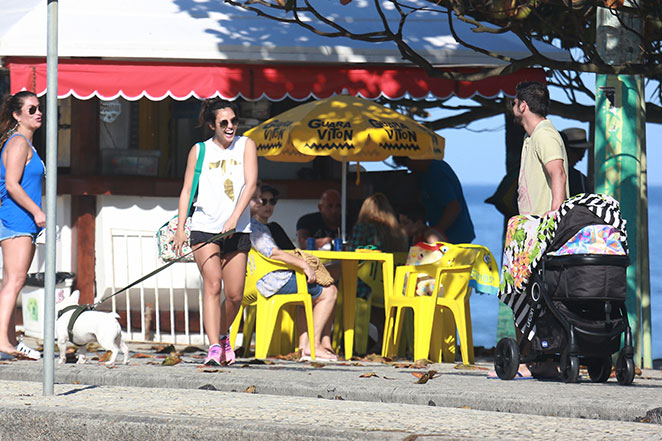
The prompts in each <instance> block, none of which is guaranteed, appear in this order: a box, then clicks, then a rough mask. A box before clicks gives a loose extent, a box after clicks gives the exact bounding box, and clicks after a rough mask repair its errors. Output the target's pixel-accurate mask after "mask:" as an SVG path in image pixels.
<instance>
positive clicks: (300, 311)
mask: <svg viewBox="0 0 662 441" xmlns="http://www.w3.org/2000/svg"><path fill="white" fill-rule="evenodd" d="M297 329H298V330H299V349H300V350H301V351H302V353H303V350H304V349H306V350H309V347H310V341H309V339H308V324H307V323H306V311H305V310H304V308H303V306H298V307H297Z"/></svg>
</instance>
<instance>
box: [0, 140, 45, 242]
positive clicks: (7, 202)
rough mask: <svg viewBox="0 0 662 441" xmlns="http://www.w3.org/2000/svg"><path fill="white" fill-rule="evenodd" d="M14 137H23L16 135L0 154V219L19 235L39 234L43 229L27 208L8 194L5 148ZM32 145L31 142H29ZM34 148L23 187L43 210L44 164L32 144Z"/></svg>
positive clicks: (22, 183) (25, 170) (26, 167)
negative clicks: (4, 159)
mask: <svg viewBox="0 0 662 441" xmlns="http://www.w3.org/2000/svg"><path fill="white" fill-rule="evenodd" d="M14 136H23V135H21V134H20V133H16V134H14V135H12V136H10V137H9V139H7V141H6V142H5V145H3V146H2V152H0V155H2V156H0V219H1V220H2V223H3V225H4V226H5V228H8V229H10V230H13V231H17V232H19V233H38V232H39V231H40V230H41V228H40V227H38V226H37V224H36V223H35V221H34V218H33V217H32V214H30V213H29V212H28V211H27V210H26V209H25V208H23V207H21V206H20V205H18V204H17V203H16V202H15V201H14V200H13V199H12V198H11V196H10V195H9V193H8V192H7V186H6V182H5V175H6V173H7V170H6V169H5V163H4V161H3V157H4V153H5V147H7V143H8V142H9V140H10V139H12V138H13V137H14ZM28 143H29V144H30V142H29V141H28ZM30 147H32V159H30V162H28V163H27V165H26V166H25V169H24V170H23V176H22V177H21V182H20V184H21V187H23V190H24V191H25V192H26V193H27V195H28V196H29V197H30V199H32V200H33V201H34V203H35V204H37V206H38V207H39V208H41V189H42V186H43V182H44V163H43V162H41V158H40V157H39V154H37V150H35V148H34V147H33V146H32V144H30Z"/></svg>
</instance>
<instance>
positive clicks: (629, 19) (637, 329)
mask: <svg viewBox="0 0 662 441" xmlns="http://www.w3.org/2000/svg"><path fill="white" fill-rule="evenodd" d="M629 3H630V2H629V1H626V2H625V5H624V6H628V5H629ZM641 28H642V23H641V21H640V20H639V19H638V18H637V17H635V16H634V14H629V13H628V12H627V9H623V8H621V9H619V10H618V11H614V10H612V9H609V8H602V7H601V8H598V12H597V27H596V44H597V47H598V53H599V54H600V56H601V57H602V59H603V60H605V61H606V62H607V63H609V64H614V65H616V64H625V63H637V62H639V55H640V51H639V49H638V48H639V37H638V35H637V34H636V33H635V31H636V32H639V31H640V30H641ZM645 124H646V103H645V95H644V79H643V77H641V76H637V75H597V77H596V94H595V138H594V140H595V157H594V159H595V191H596V193H603V194H607V195H610V196H612V197H614V198H615V199H616V200H618V201H619V202H620V205H621V212H622V215H623V217H624V218H625V219H626V220H627V233H628V246H629V251H630V261H631V265H630V266H629V267H628V270H627V298H626V302H625V303H626V307H627V310H628V319H629V322H630V326H631V328H632V337H633V343H634V347H635V357H634V361H635V364H636V365H637V366H641V367H645V368H651V367H652V364H653V361H652V348H651V311H650V274H649V268H650V265H649V260H648V259H649V256H648V188H647V179H646V170H647V167H646V126H645Z"/></svg>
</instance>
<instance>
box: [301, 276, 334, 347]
mask: <svg viewBox="0 0 662 441" xmlns="http://www.w3.org/2000/svg"><path fill="white" fill-rule="evenodd" d="M336 295H337V291H336V289H335V286H333V285H331V286H327V287H324V288H322V294H320V296H319V297H317V298H316V299H313V326H314V327H315V341H314V344H315V355H319V356H320V358H330V357H331V356H332V355H333V352H330V351H328V350H327V349H325V348H324V347H322V344H321V341H322V333H323V332H324V328H325V327H326V324H327V321H328V320H329V318H330V317H331V314H332V313H333V308H334V307H335V304H336ZM311 344H313V342H309V344H308V346H304V347H303V353H304V354H305V355H309V354H310V345H311Z"/></svg>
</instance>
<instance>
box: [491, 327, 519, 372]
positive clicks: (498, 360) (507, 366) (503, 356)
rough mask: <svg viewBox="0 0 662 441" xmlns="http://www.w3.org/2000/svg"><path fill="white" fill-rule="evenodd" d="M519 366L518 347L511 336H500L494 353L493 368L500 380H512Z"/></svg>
mask: <svg viewBox="0 0 662 441" xmlns="http://www.w3.org/2000/svg"><path fill="white" fill-rule="evenodd" d="M518 368H519V347H518V346H517V342H516V341H515V340H513V339H512V338H507V337H506V338H502V339H501V340H499V343H498V344H497V347H496V351H495V354H494V370H495V371H496V373H497V375H498V376H499V378H501V379H502V380H512V379H513V378H515V375H516V374H517V369H518Z"/></svg>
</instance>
